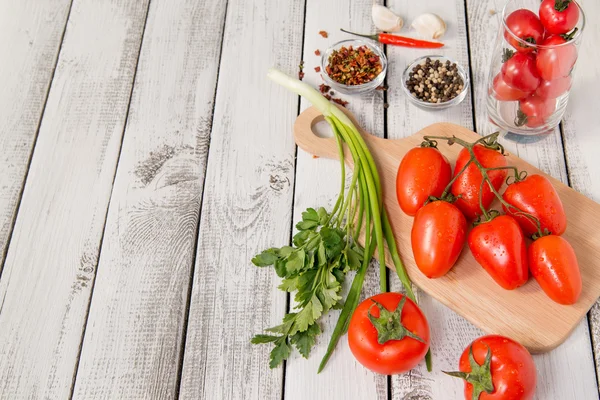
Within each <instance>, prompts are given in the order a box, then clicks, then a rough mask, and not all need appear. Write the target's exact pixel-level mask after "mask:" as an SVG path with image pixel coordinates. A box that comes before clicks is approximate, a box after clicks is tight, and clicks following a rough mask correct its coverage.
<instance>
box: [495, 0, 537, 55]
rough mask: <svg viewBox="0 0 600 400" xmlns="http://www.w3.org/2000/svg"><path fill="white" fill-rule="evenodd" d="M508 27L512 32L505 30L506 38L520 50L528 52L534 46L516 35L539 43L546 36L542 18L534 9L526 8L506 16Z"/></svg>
mask: <svg viewBox="0 0 600 400" xmlns="http://www.w3.org/2000/svg"><path fill="white" fill-rule="evenodd" d="M506 28H508V30H510V32H508V31H505V32H504V38H505V39H506V41H507V42H508V43H510V44H511V46H512V47H514V48H515V49H516V50H517V51H519V52H523V53H528V52H531V51H533V50H534V47H533V46H528V45H526V44H525V43H522V42H520V41H519V40H518V39H517V38H516V37H518V38H519V39H521V40H523V41H525V42H527V43H531V44H539V43H540V42H541V41H542V39H543V38H544V26H543V25H542V23H541V22H540V19H539V18H538V16H537V15H535V13H534V12H533V11H530V10H527V9H524V8H522V9H519V10H515V11H513V12H512V13H510V14H509V16H508V17H507V18H506ZM511 32H512V35H511ZM513 35H514V36H513ZM515 36H516V37H515Z"/></svg>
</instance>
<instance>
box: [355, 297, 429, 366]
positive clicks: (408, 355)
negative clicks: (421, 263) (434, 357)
mask: <svg viewBox="0 0 600 400" xmlns="http://www.w3.org/2000/svg"><path fill="white" fill-rule="evenodd" d="M369 314H371V318H370V317H369ZM390 324H391V327H392V329H390V326H389V325H390ZM402 328H404V329H402ZM394 331H395V332H394ZM394 333H396V334H394ZM348 344H349V345H350V350H351V351H352V354H354V357H355V358H356V359H357V360H358V362H360V363H361V364H362V365H364V366H365V367H366V368H368V369H370V370H371V371H373V372H377V373H379V374H384V375H394V374H400V373H403V372H406V371H408V370H410V369H412V368H414V367H415V366H416V365H417V364H418V363H419V362H420V361H421V360H422V359H423V357H425V354H426V353H427V350H428V349H429V324H428V323H427V319H426V318H425V315H423V312H422V311H421V309H420V308H419V307H417V305H416V304H415V303H414V302H413V301H412V300H411V299H409V298H408V297H405V296H404V295H402V294H400V293H393V292H388V293H380V294H378V295H375V296H373V297H370V298H368V299H366V300H365V301H363V302H362V303H360V304H359V305H358V307H356V310H355V311H354V314H353V315H352V319H351V320H350V325H349V328H348Z"/></svg>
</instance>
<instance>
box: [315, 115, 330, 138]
mask: <svg viewBox="0 0 600 400" xmlns="http://www.w3.org/2000/svg"><path fill="white" fill-rule="evenodd" d="M311 129H312V131H313V133H314V134H315V136H318V137H320V138H323V139H328V138H332V137H333V130H332V129H331V126H330V125H329V123H328V122H327V121H325V117H323V116H322V115H319V116H318V117H317V118H315V119H314V120H313V122H312V124H311Z"/></svg>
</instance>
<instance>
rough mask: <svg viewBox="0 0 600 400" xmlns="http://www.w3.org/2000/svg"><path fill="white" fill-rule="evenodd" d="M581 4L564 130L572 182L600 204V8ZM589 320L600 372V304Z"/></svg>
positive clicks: (587, 2) (585, 2) (587, 0)
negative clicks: (583, 18) (579, 41)
mask: <svg viewBox="0 0 600 400" xmlns="http://www.w3.org/2000/svg"><path fill="white" fill-rule="evenodd" d="M579 3H580V4H581V5H582V7H583V9H584V12H585V13H586V16H587V24H586V27H585V30H584V32H583V41H582V44H581V47H580V50H579V59H578V60H577V66H576V70H575V77H574V81H573V88H572V90H571V96H570V99H569V105H568V106H567V112H566V113H565V116H564V118H563V125H562V126H563V135H564V143H565V153H566V156H567V163H568V167H569V182H570V184H571V186H572V187H573V188H574V189H575V190H577V191H579V192H581V193H583V194H585V195H586V196H588V197H590V198H591V199H594V200H595V201H597V202H600V180H598V174H599V172H600V163H599V162H598V154H597V149H598V148H600V135H598V124H597V122H598V101H597V97H598V92H600V67H599V65H600V56H599V55H598V48H597V47H598V46H597V43H598V40H599V39H600V27H599V26H598V25H597V24H596V23H595V16H597V15H598V13H600V4H598V2H597V1H593V0H581V1H580V2H579ZM588 317H589V319H590V327H591V332H592V340H593V347H594V355H595V360H596V370H597V371H600V303H596V305H595V306H594V307H593V308H592V310H591V311H590V313H589V314H588Z"/></svg>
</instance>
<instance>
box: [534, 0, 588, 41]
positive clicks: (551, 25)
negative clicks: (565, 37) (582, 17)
mask: <svg viewBox="0 0 600 400" xmlns="http://www.w3.org/2000/svg"><path fill="white" fill-rule="evenodd" d="M539 14H540V21H541V22H542V25H543V26H544V28H545V29H546V32H548V33H551V34H560V33H567V32H569V31H570V30H571V29H573V28H575V25H577V22H578V21H579V7H577V4H575V2H574V1H571V0H544V1H542V4H541V5H540V11H539Z"/></svg>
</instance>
